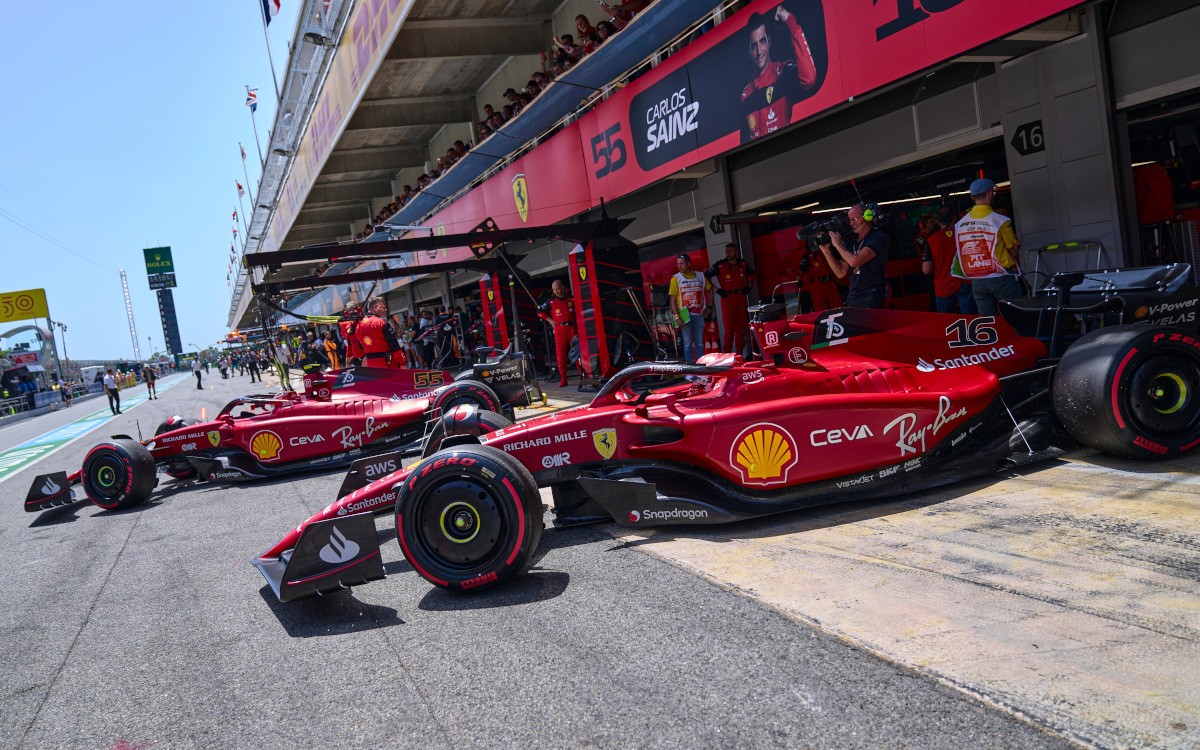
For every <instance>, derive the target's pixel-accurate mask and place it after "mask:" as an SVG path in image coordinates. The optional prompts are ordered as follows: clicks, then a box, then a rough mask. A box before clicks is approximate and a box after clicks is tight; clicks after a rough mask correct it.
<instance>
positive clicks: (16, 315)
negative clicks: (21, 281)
mask: <svg viewBox="0 0 1200 750" xmlns="http://www.w3.org/2000/svg"><path fill="white" fill-rule="evenodd" d="M48 317H50V311H49V309H47V307H46V290H45V289H26V290H24V291H20V292H0V323H11V322H13V321H16V320H31V319H33V318H48Z"/></svg>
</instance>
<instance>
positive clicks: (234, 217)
mask: <svg viewBox="0 0 1200 750" xmlns="http://www.w3.org/2000/svg"><path fill="white" fill-rule="evenodd" d="M233 220H234V221H237V209H236V208H235V209H233Z"/></svg>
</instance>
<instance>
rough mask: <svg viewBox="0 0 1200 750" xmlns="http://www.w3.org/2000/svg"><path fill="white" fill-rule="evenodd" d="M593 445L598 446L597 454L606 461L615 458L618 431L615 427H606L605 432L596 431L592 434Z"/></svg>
mask: <svg viewBox="0 0 1200 750" xmlns="http://www.w3.org/2000/svg"><path fill="white" fill-rule="evenodd" d="M592 445H595V446H596V452H597V453H599V454H600V455H601V457H603V458H605V459H609V458H612V457H613V453H615V452H616V450H617V430H616V428H614V427H605V428H604V429H603V430H596V431H595V432H593V433H592Z"/></svg>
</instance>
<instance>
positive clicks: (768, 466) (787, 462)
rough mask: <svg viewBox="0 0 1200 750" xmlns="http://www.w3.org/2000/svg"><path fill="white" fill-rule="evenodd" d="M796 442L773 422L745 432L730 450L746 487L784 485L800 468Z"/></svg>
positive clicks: (730, 460) (754, 425)
mask: <svg viewBox="0 0 1200 750" xmlns="http://www.w3.org/2000/svg"><path fill="white" fill-rule="evenodd" d="M796 460H797V453H796V441H795V440H794V439H793V438H792V435H791V433H789V432H788V431H787V430H785V429H784V428H782V427H780V426H779V425H776V424H771V423H769V422H760V423H758V424H753V425H750V426H749V427H747V428H746V429H744V430H742V431H741V433H739V434H738V436H737V438H736V439H734V441H733V444H732V445H731V446H730V449H729V463H730V465H731V466H733V468H734V469H736V470H737V472H738V473H739V474H740V475H741V477H742V483H743V484H750V485H759V486H764V487H765V486H769V485H773V484H783V483H784V482H786V481H787V476H788V472H789V471H790V470H791V468H792V467H793V466H795V465H796Z"/></svg>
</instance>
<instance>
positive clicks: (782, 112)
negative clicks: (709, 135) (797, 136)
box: [742, 5, 817, 143]
mask: <svg viewBox="0 0 1200 750" xmlns="http://www.w3.org/2000/svg"><path fill="white" fill-rule="evenodd" d="M770 19H771V17H770V16H767V15H765V14H762V13H755V14H754V15H753V16H751V17H750V21H749V22H748V23H747V24H746V31H747V32H749V34H750V37H749V38H750V60H751V62H753V63H754V71H755V73H754V80H752V81H750V83H748V84H746V88H744V89H742V143H746V142H747V141H750V140H753V139H755V138H758V137H760V136H764V135H766V134H768V133H773V132H775V131H776V130H779V129H780V128H782V127H784V126H785V125H787V124H788V123H789V122H791V119H792V104H794V103H796V102H797V101H799V100H800V99H802V98H803V97H804V95H805V94H806V93H807V92H808V91H810V90H811V89H812V88H813V87H814V86H815V85H816V84H817V64H816V62H815V60H814V59H813V54H812V50H811V49H810V48H809V46H808V40H807V39H805V38H804V29H802V28H800V24H799V22H797V21H796V17H795V16H794V15H792V14H791V13H789V12H788V11H787V10H786V9H785V8H784V7H783V6H782V5H780V6H779V7H777V8H775V15H774V19H775V20H776V21H779V22H780V23H782V24H783V25H784V26H785V27H786V28H787V31H788V36H789V37H790V39H791V42H792V55H793V57H792V59H790V60H786V61H784V62H775V61H774V60H772V59H771V35H770V34H769V33H768V32H767V24H768V22H769V21H770Z"/></svg>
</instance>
